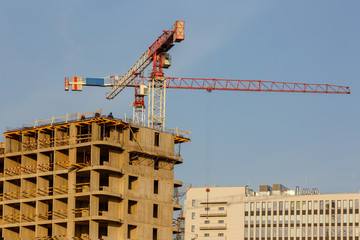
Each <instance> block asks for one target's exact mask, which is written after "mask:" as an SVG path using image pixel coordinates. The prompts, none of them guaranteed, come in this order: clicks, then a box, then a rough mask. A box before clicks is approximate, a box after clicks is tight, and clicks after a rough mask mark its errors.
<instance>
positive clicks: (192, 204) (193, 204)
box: [191, 199, 195, 207]
mask: <svg viewBox="0 0 360 240" xmlns="http://www.w3.org/2000/svg"><path fill="white" fill-rule="evenodd" d="M191 206H193V207H195V199H193V200H192V201H191Z"/></svg>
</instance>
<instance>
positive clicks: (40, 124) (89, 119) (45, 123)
mask: <svg viewBox="0 0 360 240" xmlns="http://www.w3.org/2000/svg"><path fill="white" fill-rule="evenodd" d="M93 122H96V123H99V124H105V125H107V126H109V125H110V126H119V127H124V128H128V127H145V126H143V125H137V124H134V123H133V122H132V119H126V118H125V120H123V119H120V118H115V117H113V115H112V113H110V114H109V115H103V114H102V110H100V111H94V112H86V113H77V114H72V115H68V114H67V115H66V116H63V117H53V118H50V119H44V120H36V121H34V125H33V126H25V127H21V128H17V129H12V130H8V131H6V132H4V135H5V136H6V137H16V136H21V135H22V133H31V132H36V131H38V130H44V131H46V130H51V129H55V128H61V129H67V128H69V127H70V124H71V123H75V125H79V126H85V125H90V124H91V123H93ZM158 131H161V130H158ZM165 132H168V133H172V134H173V136H174V140H175V143H184V142H189V141H191V140H190V138H189V137H188V134H189V133H191V132H188V131H183V130H179V129H177V128H175V129H172V128H168V129H167V131H165ZM3 145H4V143H0V149H1V148H4V146H3Z"/></svg>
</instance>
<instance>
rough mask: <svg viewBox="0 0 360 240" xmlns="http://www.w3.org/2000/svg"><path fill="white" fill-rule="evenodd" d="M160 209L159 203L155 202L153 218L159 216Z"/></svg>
mask: <svg viewBox="0 0 360 240" xmlns="http://www.w3.org/2000/svg"><path fill="white" fill-rule="evenodd" d="M158 210H159V205H157V204H154V205H153V218H157V217H158Z"/></svg>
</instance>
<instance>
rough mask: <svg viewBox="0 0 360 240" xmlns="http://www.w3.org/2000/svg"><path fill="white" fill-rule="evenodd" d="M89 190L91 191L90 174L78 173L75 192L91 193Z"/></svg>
mask: <svg viewBox="0 0 360 240" xmlns="http://www.w3.org/2000/svg"><path fill="white" fill-rule="evenodd" d="M89 190H90V172H77V173H76V184H75V191H76V192H77V193H79V192H89Z"/></svg>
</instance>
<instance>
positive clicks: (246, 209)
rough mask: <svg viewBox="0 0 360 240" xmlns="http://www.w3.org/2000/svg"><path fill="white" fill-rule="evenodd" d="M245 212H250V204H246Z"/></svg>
mask: <svg viewBox="0 0 360 240" xmlns="http://www.w3.org/2000/svg"><path fill="white" fill-rule="evenodd" d="M245 211H246V212H248V211H249V203H245Z"/></svg>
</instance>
